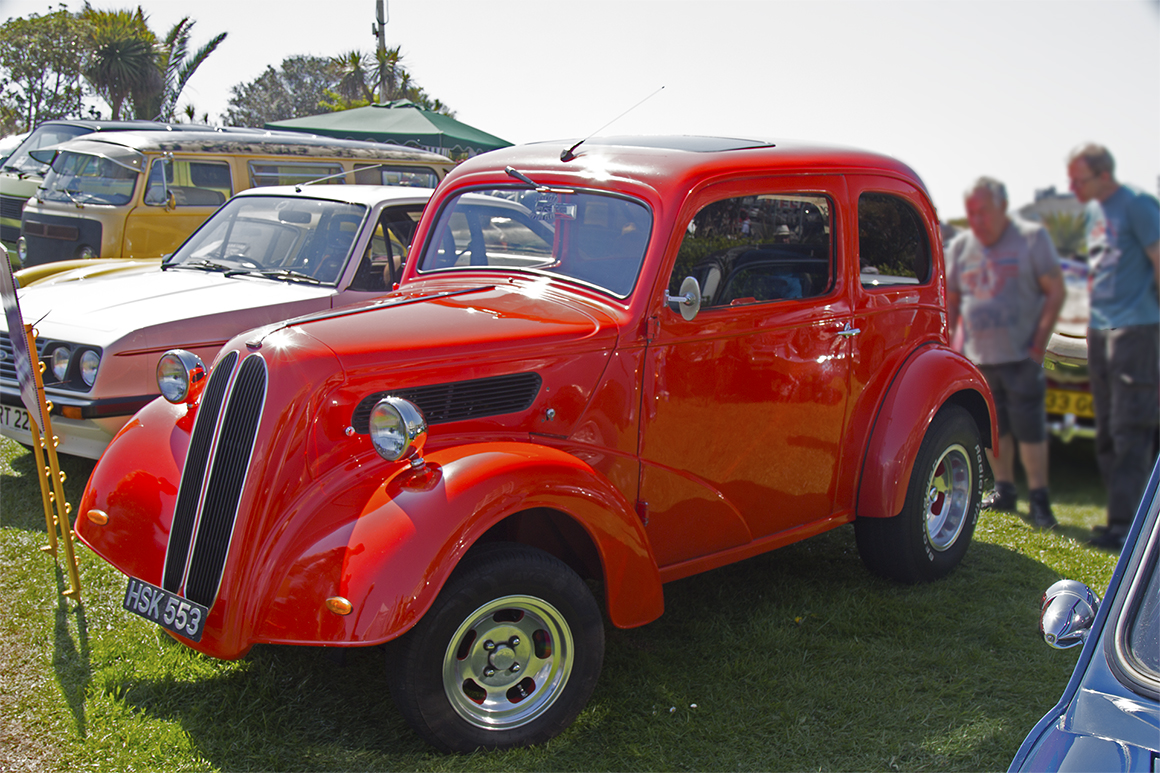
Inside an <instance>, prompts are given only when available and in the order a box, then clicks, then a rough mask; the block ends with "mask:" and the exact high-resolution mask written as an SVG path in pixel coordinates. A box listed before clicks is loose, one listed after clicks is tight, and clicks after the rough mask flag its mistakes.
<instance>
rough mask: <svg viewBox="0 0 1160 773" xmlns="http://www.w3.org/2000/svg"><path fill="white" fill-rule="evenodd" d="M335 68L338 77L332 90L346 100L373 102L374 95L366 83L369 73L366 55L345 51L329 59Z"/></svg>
mask: <svg viewBox="0 0 1160 773" xmlns="http://www.w3.org/2000/svg"><path fill="white" fill-rule="evenodd" d="M330 61H331V63H332V64H333V65H334V66H335V68H337V70H338V72H339V75H340V78H339V81H338V84H337V85H336V86H335V88H334V90H335V91H336V92H337V93H338V94H339V96H341V97H342V98H343V99H345V100H346V101H348V102H353V101H356V100H366V101H367V102H368V103H369V102H374V100H375V95H374V92H373V91H372V90H371V87H370V85H369V83H368V81H369V79H370V76H371V73H370V72H368V71H367V68H366V65H367V57H366V55H365V54H362V53H361V52H359V51H347V52H346V53H345V54H340V55H339V56H336V57H334V58H333V59H331V60H330Z"/></svg>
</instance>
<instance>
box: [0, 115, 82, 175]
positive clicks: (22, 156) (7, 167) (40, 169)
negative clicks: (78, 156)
mask: <svg viewBox="0 0 1160 773" xmlns="http://www.w3.org/2000/svg"><path fill="white" fill-rule="evenodd" d="M91 131H92V129H87V128H85V127H83V126H52V125H49V126H41V127H38V128H37V129H36V130H35V131H33V132H32V134H30V135H29V136H28V137H27V138H26V139H25V140H24V142H22V143H21V144H20V146H19V147H18V148H16V150H15V151H13V153H12V155H11V156H9V157H8V159H7V160H6V161H5V162H4V171H5V172H17V173H22V174H36V175H40V174H44V173H45V172H46V171H47V170H48V165H47V164H45V163H44V162H42V161H37V160H36V159H34V158H33V157H32V156H30V155H28V152H29V151H31V150H40V149H41V148H47V147H48V146H50V145H59V144H60V143H62V142H66V141H67V140H71V139H72V138H73V137H79V136H81V135H82V134H89V133H90V132H91Z"/></svg>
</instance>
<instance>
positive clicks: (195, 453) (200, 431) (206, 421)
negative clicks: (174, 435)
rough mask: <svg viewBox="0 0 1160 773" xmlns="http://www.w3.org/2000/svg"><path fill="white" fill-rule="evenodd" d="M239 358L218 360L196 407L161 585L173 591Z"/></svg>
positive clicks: (180, 576) (181, 574)
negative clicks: (195, 416) (224, 400)
mask: <svg viewBox="0 0 1160 773" xmlns="http://www.w3.org/2000/svg"><path fill="white" fill-rule="evenodd" d="M237 362H238V353H237V352H230V353H229V354H228V355H226V356H225V357H224V358H223V359H222V361H221V362H219V363H218V364H217V367H216V368H214V369H213V373H212V374H211V375H210V377H209V383H208V384H206V387H205V394H204V395H203V396H202V398H201V406H200V407H199V408H198V411H197V421H196V422H195V423H194V425H193V435H192V436H191V437H190V439H189V451H188V452H187V455H186V457H185V469H184V470H182V473H181V487H180V488H179V489H178V493H177V506H176V507H175V508H174V510H173V525H172V526H171V527H170V529H169V546H168V548H167V549H166V552H165V572H164V575H163V577H162V582H161V587H162V588H165V590H167V591H169V592H170V593H177V592H178V590H180V588H181V581H182V579H183V578H184V577H185V562H186V559H187V558H188V557H189V543H190V539H191V538H192V537H193V526H194V522H195V521H196V520H197V509H198V508H197V506H198V503H199V502H200V501H201V487H202V483H204V482H205V470H206V464H207V463H208V461H209V450H210V444H211V443H212V442H213V433H214V428H215V427H217V423H218V415H219V414H220V413H221V408H222V400H223V398H224V397H225V394H226V387H227V386H228V385H229V383H230V377H231V376H233V374H234V366H235V365H237Z"/></svg>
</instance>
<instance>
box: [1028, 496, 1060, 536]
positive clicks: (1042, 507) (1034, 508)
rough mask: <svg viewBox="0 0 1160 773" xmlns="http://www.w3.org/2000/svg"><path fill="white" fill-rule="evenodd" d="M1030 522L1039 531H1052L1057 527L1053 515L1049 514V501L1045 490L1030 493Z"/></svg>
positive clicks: (1057, 523)
mask: <svg viewBox="0 0 1160 773" xmlns="http://www.w3.org/2000/svg"><path fill="white" fill-rule="evenodd" d="M1031 522H1032V523H1034V524H1035V526H1036V528H1039V529H1054V528H1055V527H1056V526H1058V525H1059V521H1057V520H1055V514H1054V513H1053V512H1051V500H1050V499H1048V497H1047V489H1036V490H1035V491H1032V492H1031Z"/></svg>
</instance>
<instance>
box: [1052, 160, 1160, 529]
mask: <svg viewBox="0 0 1160 773" xmlns="http://www.w3.org/2000/svg"><path fill="white" fill-rule="evenodd" d="M1067 175H1068V178H1069V180H1070V185H1071V190H1072V192H1074V193H1075V195H1076V198H1077V199H1079V200H1080V201H1081V202H1083V203H1085V204H1086V205H1087V211H1086V216H1087V225H1086V231H1087V244H1088V265H1089V272H1090V273H1089V279H1088V287H1089V290H1090V292H1091V317H1090V320H1089V322H1088V333H1087V341H1088V374H1089V377H1090V379H1091V389H1092V402H1093V404H1094V406H1095V413H1096V457H1097V460H1098V462H1099V466H1100V474H1101V475H1102V476H1103V479H1104V485H1105V486H1106V487H1107V489H1108V525H1107V527H1104V528H1101V527H1097V528H1096V529H1095V530H1094V533H1093V535H1092V539H1091V543H1092V544H1093V545H1098V546H1100V547H1107V548H1113V549H1119V548H1120V547H1121V546H1122V545H1123V543H1124V537H1125V536H1127V533H1128V527H1129V526H1130V525H1131V523H1132V516H1133V515H1134V514H1135V512H1136V506H1137V505H1138V504H1139V502H1140V496H1141V495H1142V494H1143V492H1144V487H1145V485H1146V484H1147V482H1148V476H1149V474H1150V473H1151V470H1152V464H1153V462H1154V460H1155V458H1156V440H1157V427H1158V425H1160V281H1158V277H1160V202H1157V200H1156V198H1155V197H1154V196H1150V195H1149V194H1147V193H1144V192H1142V191H1139V190H1136V189H1134V188H1130V187H1128V186H1125V185H1121V184H1120V183H1118V182H1117V181H1116V177H1115V162H1114V161H1113V159H1112V155H1111V153H1109V152H1108V149H1107V148H1105V147H1103V146H1102V145H1095V144H1088V145H1083V146H1081V147H1079V148H1077V149H1076V150H1074V151H1072V153H1071V155H1070V156H1069V157H1068V164H1067Z"/></svg>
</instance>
